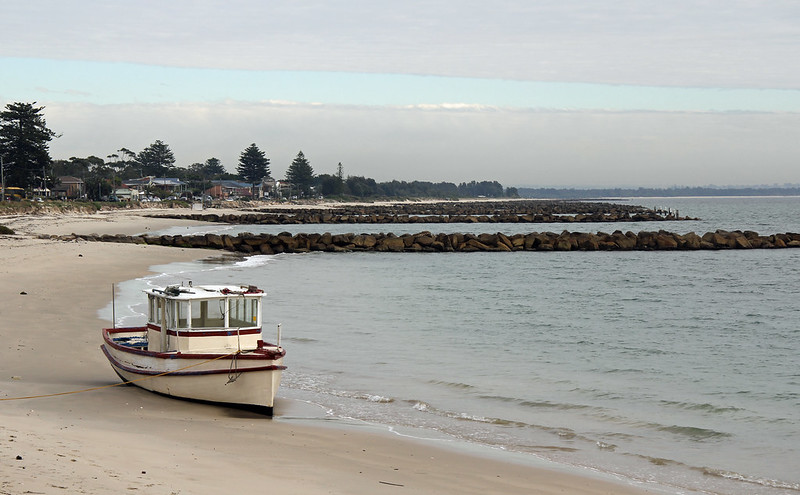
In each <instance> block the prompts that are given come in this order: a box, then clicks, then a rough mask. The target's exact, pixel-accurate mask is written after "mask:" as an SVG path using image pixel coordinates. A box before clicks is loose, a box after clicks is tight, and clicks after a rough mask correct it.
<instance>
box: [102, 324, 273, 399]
mask: <svg viewBox="0 0 800 495" xmlns="http://www.w3.org/2000/svg"><path fill="white" fill-rule="evenodd" d="M139 330H140V329H114V330H110V329H106V330H104V331H103V339H104V341H105V343H104V344H103V345H102V350H103V352H104V353H105V355H106V357H107V358H108V360H109V362H110V363H111V366H112V368H113V369H114V371H116V373H117V374H118V375H119V376H120V377H121V378H122V379H123V380H125V381H126V382H130V383H131V384H132V385H136V386H138V387H141V388H143V389H145V390H149V391H151V392H155V393H158V394H163V395H166V396H170V397H177V398H181V399H189V400H196V401H203V402H212V403H219V404H225V405H231V406H236V407H241V408H246V409H251V410H255V411H258V412H262V413H265V414H272V408H273V405H274V399H275V393H276V392H277V390H278V386H279V384H280V380H281V373H282V371H283V369H285V366H283V355H284V351H283V350H282V349H281V348H279V347H275V346H272V347H268V348H262V349H256V350H253V351H246V352H242V353H236V352H232V353H220V352H217V353H207V352H204V353H197V354H190V353H175V352H168V353H164V352H152V351H147V350H143V349H138V348H134V347H130V346H127V345H122V344H120V343H119V341H115V340H114V338H115V337H119V336H125V335H134V334H136V333H139Z"/></svg>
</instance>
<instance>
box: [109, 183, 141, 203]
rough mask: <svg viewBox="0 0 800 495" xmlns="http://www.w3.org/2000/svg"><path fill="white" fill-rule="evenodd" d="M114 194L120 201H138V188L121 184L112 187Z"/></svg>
mask: <svg viewBox="0 0 800 495" xmlns="http://www.w3.org/2000/svg"><path fill="white" fill-rule="evenodd" d="M114 196H116V197H117V199H119V200H120V201H139V190H138V189H133V188H131V187H125V186H123V187H119V188H117V189H114Z"/></svg>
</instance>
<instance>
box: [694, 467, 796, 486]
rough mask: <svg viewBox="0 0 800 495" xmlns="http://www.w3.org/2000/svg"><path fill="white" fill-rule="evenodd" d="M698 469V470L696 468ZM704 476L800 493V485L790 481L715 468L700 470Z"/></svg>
mask: <svg viewBox="0 0 800 495" xmlns="http://www.w3.org/2000/svg"><path fill="white" fill-rule="evenodd" d="M696 469H697V468H696ZM698 470H699V471H701V472H702V473H703V474H705V475H707V476H717V477H720V478H725V479H729V480H734V481H743V482H745V483H752V484H754V485H761V486H767V487H770V488H778V489H781V490H793V491H798V492H800V483H792V482H788V481H780V480H771V479H768V478H758V477H755V476H747V475H745V474H739V473H735V472H733V471H725V470H724V469H713V468H707V467H704V468H699V469H698Z"/></svg>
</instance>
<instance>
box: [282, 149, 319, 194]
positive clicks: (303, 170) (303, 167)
mask: <svg viewBox="0 0 800 495" xmlns="http://www.w3.org/2000/svg"><path fill="white" fill-rule="evenodd" d="M286 180H287V181H288V182H290V183H291V184H292V186H293V187H295V188H297V189H298V190H299V191H300V195H301V196H308V195H309V194H311V186H313V185H314V169H313V168H311V164H310V163H309V162H308V160H307V159H306V156H305V155H304V154H303V152H302V151H299V152H298V153H297V156H296V157H295V159H294V160H292V164H291V165H289V169H288V170H286Z"/></svg>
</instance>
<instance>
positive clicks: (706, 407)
mask: <svg viewBox="0 0 800 495" xmlns="http://www.w3.org/2000/svg"><path fill="white" fill-rule="evenodd" d="M661 403H662V404H664V405H667V406H673V407H678V408H680V409H687V410H690V411H703V412H709V413H713V414H722V413H728V412H737V411H744V409H742V408H740V407H734V406H715V405H714V404H709V403H707V402H706V403H703V404H698V403H695V402H679V401H669V400H662V401H661Z"/></svg>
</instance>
